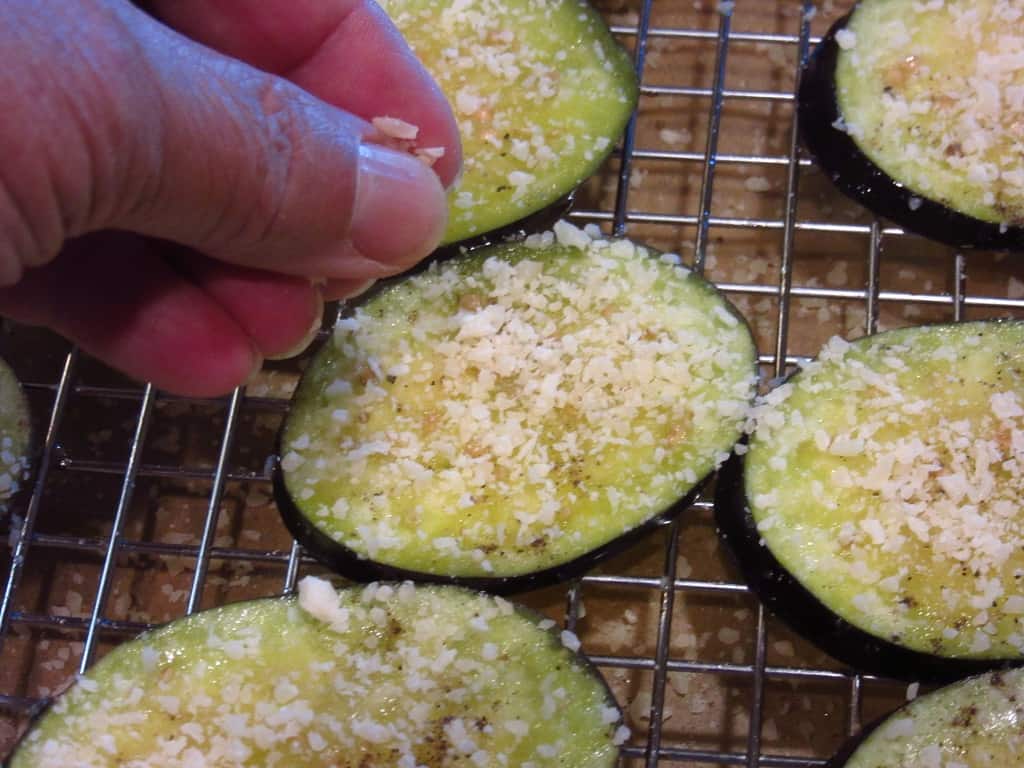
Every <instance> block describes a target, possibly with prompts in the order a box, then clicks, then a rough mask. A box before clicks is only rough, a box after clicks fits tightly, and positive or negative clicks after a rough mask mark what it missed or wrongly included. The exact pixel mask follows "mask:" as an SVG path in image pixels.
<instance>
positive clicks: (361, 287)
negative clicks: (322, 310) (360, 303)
mask: <svg viewBox="0 0 1024 768" xmlns="http://www.w3.org/2000/svg"><path fill="white" fill-rule="evenodd" d="M376 284H377V281H376V280H367V281H366V282H365V283H359V284H358V285H356V286H354V287H352V288H350V289H349V290H347V291H345V298H346V299H354V298H355V297H356V296H362V295H363V294H364V293H366V292H367V291H368V290H370V289H371V288H373V286H375V285H376Z"/></svg>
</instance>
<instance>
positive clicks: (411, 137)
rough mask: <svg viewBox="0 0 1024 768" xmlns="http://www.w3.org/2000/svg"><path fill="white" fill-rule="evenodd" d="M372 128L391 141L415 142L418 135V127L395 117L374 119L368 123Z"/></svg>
mask: <svg viewBox="0 0 1024 768" xmlns="http://www.w3.org/2000/svg"><path fill="white" fill-rule="evenodd" d="M370 122H371V123H372V124H373V127H374V128H376V129H377V130H378V131H380V132H381V133H383V134H384V135H385V136H387V137H389V138H392V139H400V140H401V141H415V140H416V137H417V136H419V135H420V129H419V126H416V125H413V124H412V123H407V122H406V121H405V120H401V119H399V118H397V117H386V116H385V117H375V118H373V120H371V121H370Z"/></svg>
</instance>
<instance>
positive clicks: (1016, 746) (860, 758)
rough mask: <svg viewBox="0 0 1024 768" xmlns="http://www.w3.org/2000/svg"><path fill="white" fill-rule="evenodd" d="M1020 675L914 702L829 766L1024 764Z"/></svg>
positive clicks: (1023, 677) (985, 679) (976, 680)
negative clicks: (1023, 756)
mask: <svg viewBox="0 0 1024 768" xmlns="http://www.w3.org/2000/svg"><path fill="white" fill-rule="evenodd" d="M1022 724H1024V671H1021V670H1019V669H1014V670H1009V671H1006V672H991V673H989V674H986V675H979V676H978V677H973V678H970V679H968V680H962V681H960V682H958V683H955V684H954V685H949V686H947V687H945V688H940V689H939V690H937V691H933V692H931V693H929V694H926V695H925V696H921V697H920V698H917V699H915V700H914V701H912V702H910V703H909V704H907V705H906V706H904V707H902V708H900V709H898V710H897V711H896V712H894V713H893V714H892V715H890V716H889V717H888V718H886V719H885V720H883V721H882V722H880V723H878V724H877V725H875V726H873V727H870V728H868V729H865V731H864V732H863V733H861V734H859V735H858V736H855V737H854V738H853V739H852V740H851V742H850V743H849V744H848V745H847V746H845V747H844V748H843V749H842V750H841V751H840V752H839V754H837V755H836V756H835V757H834V758H833V759H832V760H830V761H829V763H828V766H827V768H878V767H879V766H904V765H905V766H922V768H932V767H933V766H934V768H991V766H997V765H998V766H1004V767H1005V768H1010V767H1011V766H1020V765H1024V762H1022V761H1021V755H1022V754H1024V736H1022V735H1021V726H1022Z"/></svg>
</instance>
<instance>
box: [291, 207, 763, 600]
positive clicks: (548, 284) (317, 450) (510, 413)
mask: <svg viewBox="0 0 1024 768" xmlns="http://www.w3.org/2000/svg"><path fill="white" fill-rule="evenodd" d="M592 231H593V230H592ZM556 233H557V234H556ZM678 262H679V260H678V257H676V256H674V255H658V254H655V253H653V252H650V251H648V250H647V249H645V248H643V247H639V246H635V245H634V244H633V243H631V242H629V241H626V240H605V239H602V238H600V236H599V233H598V235H597V236H596V237H595V239H592V238H591V236H590V235H588V234H587V233H585V232H583V231H581V230H579V229H577V228H575V227H573V226H572V225H570V224H567V223H564V222H563V223H560V224H558V225H556V227H555V232H554V233H552V232H547V233H543V234H538V235H533V236H531V237H530V238H527V240H526V241H525V242H522V243H513V244H505V245H499V246H492V247H489V248H483V249H479V250H476V251H473V252H471V253H469V254H466V255H464V256H461V257H458V258H455V259H451V260H447V261H442V262H435V263H434V264H432V265H431V266H430V267H429V268H427V269H424V270H421V271H420V272H419V273H417V274H415V275H413V276H411V277H407V278H402V279H399V280H397V281H395V282H393V283H391V284H390V285H388V286H386V287H384V288H382V289H381V290H379V291H377V292H376V293H374V294H372V295H369V296H367V297H365V298H364V299H361V301H360V303H359V304H358V305H357V306H355V307H352V308H349V310H348V311H347V316H345V317H342V318H341V319H340V320H339V322H338V325H337V327H336V330H335V333H334V335H333V338H332V339H328V340H327V342H326V343H325V345H324V347H323V348H322V349H321V350H320V351H319V352H318V353H317V355H316V356H315V358H314V359H313V361H312V362H311V364H310V366H309V367H308V369H307V370H306V372H305V374H304V375H303V379H302V381H301V382H300V384H299V387H298V389H297V391H296V393H295V396H294V399H293V402H292V406H291V409H290V411H289V414H288V417H287V419H286V421H285V424H284V426H283V428H282V434H281V438H280V446H279V450H280V454H281V459H280V462H279V468H278V472H277V473H276V477H275V490H276V497H277V501H278V506H279V507H280V509H281V512H282V515H283V517H284V520H285V522H286V524H287V525H288V527H289V529H290V530H291V531H292V533H293V534H294V535H295V536H296V538H297V539H299V541H300V542H301V543H302V544H303V545H304V546H305V547H307V549H309V551H310V552H311V553H312V554H313V555H314V556H316V557H318V558H320V559H321V560H322V561H323V562H325V563H326V564H327V565H329V566H330V567H332V568H333V569H335V570H336V571H338V572H340V573H342V574H343V575H345V576H348V577H349V578H353V579H357V580H361V581H367V580H373V579H380V578H389V579H393V578H415V579H419V580H433V581H444V582H450V583H458V584H463V585H466V586H473V587H476V588H481V589H488V590H491V591H495V592H512V591H519V590H523V589H528V588H532V587H536V586H542V585H546V584H550V583H554V582H557V581H562V580H565V579H568V578H571V577H572V576H574V575H578V574H579V573H581V572H583V571H585V570H587V569H589V568H590V567H592V566H593V565H594V564H596V563H597V562H599V561H601V560H603V559H604V558H606V557H608V556H610V555H611V554H613V553H615V552H618V551H621V550H622V549H624V548H625V547H626V546H628V545H629V544H630V543H632V542H633V541H634V540H636V539H637V538H639V537H640V536H643V535H644V534H646V533H647V532H648V531H649V530H651V529H652V528H654V527H655V526H657V525H659V524H660V523H661V522H663V521H664V520H665V519H666V518H667V517H669V516H670V515H673V514H675V513H676V512H678V511H679V510H681V509H682V508H684V507H685V505H686V504H687V502H688V501H690V500H691V499H692V498H693V496H694V495H695V494H696V492H697V490H698V489H699V487H700V485H701V483H702V481H703V479H704V478H705V477H706V476H707V475H708V474H709V473H710V472H712V471H713V470H714V469H715V468H716V466H718V465H719V464H720V463H721V462H722V461H724V459H725V458H726V457H727V456H728V452H729V451H730V450H731V448H732V446H733V444H734V443H735V441H736V440H737V439H738V437H739V436H740V434H741V432H742V426H743V423H744V419H745V414H746V411H747V408H748V406H749V403H750V400H751V398H752V396H753V387H754V383H755V379H756V377H755V361H756V350H755V347H754V343H753V340H752V337H751V334H750V331H749V329H748V327H747V326H746V324H745V322H744V321H743V319H742V318H741V317H740V316H739V315H738V314H737V313H736V311H735V310H734V309H733V308H732V306H731V305H730V304H729V303H728V302H727V301H726V300H725V299H724V298H723V297H722V296H721V294H719V293H718V291H717V290H715V289H714V288H713V287H712V286H711V285H710V284H709V283H707V282H706V281H705V280H703V279H702V278H700V277H699V276H698V275H696V274H694V273H693V272H691V271H690V270H688V269H686V268H685V267H683V266H681V265H680V264H679V263H678Z"/></svg>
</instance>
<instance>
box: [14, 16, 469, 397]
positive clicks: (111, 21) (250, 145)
mask: <svg viewBox="0 0 1024 768" xmlns="http://www.w3.org/2000/svg"><path fill="white" fill-rule="evenodd" d="M149 10H151V11H152V12H153V13H154V14H155V15H156V16H157V17H158V18H160V19H162V20H163V21H164V22H166V24H167V25H169V26H164V25H163V24H161V23H160V22H158V21H156V20H154V19H153V18H152V17H150V16H147V15H146V14H144V13H143V12H142V11H140V10H138V9H137V8H135V7H133V6H132V5H130V4H129V3H128V2H127V0H78V2H74V3H69V2H67V0H0V21H2V23H0V49H2V50H3V51H4V53H5V56H4V67H3V68H2V69H0V105H2V106H3V110H4V113H5V115H6V117H5V119H4V121H3V123H2V124H0V286H2V287H0V314H3V315H5V316H8V317H11V318H14V319H15V320H18V321H21V322H25V323H30V324H38V325H45V326H48V327H50V328H52V329H54V330H56V331H57V332H59V333H61V334H63V335H64V336H66V337H68V338H69V339H71V340H73V341H75V342H76V343H78V344H79V345H80V346H81V347H82V348H83V349H85V350H86V351H87V352H90V353H91V354H93V355H95V356H97V357H99V358H101V359H102V360H104V361H105V362H107V363H109V364H111V365H113V366H114V367H116V368H119V369H121V370H123V371H124V372H126V373H128V374H129V375H131V376H133V377H136V378H139V379H146V380H151V381H153V382H154V383H155V384H156V385H157V386H159V387H161V388H165V389H168V390H171V391H174V392H178V393H181V394H187V395H195V396H208V395H216V394H221V393H224V392H226V391H229V390H230V389H231V388H233V387H234V386H237V385H238V384H241V383H243V382H244V381H245V380H246V379H247V378H249V376H250V375H251V373H252V372H253V371H254V370H255V369H256V368H257V367H258V366H259V365H260V364H261V362H262V360H263V359H264V358H266V357H274V356H283V355H284V354H286V353H288V352H289V351H293V350H294V349H295V348H296V347H301V345H302V344H303V343H304V342H305V341H307V340H308V337H309V332H310V328H311V327H312V326H313V325H314V324H316V323H318V322H319V318H320V316H321V313H322V307H323V300H324V297H326V298H328V299H331V298H340V297H342V296H345V295H349V294H351V293H354V292H358V290H359V289H360V288H361V287H362V286H364V285H365V284H366V283H367V282H368V281H370V280H373V279H376V278H379V277H383V276H386V275H390V274H395V273H397V272H400V271H402V270H404V269H406V268H408V267H409V266H411V265H412V264H414V263H415V262H416V261H419V260H420V259H421V258H423V257H424V256H426V255H427V254H428V253H429V252H430V251H431V250H433V248H434V247H435V246H436V245H437V243H438V241H439V239H440V237H441V235H442V233H443V230H444V223H445V213H446V204H445V197H444V190H443V187H442V184H444V185H449V184H451V182H452V181H453V179H454V178H455V175H456V174H457V172H458V169H459V165H460V160H461V156H460V148H459V140H458V132H457V127H456V125H455V121H454V117H453V116H452V114H451V111H450V108H449V107H448V104H447V102H446V101H445V99H444V96H443V95H442V94H441V92H440V90H439V89H438V88H437V86H436V85H435V84H434V82H433V80H432V79H431V78H430V76H429V75H428V74H427V73H426V72H425V71H424V70H423V69H422V67H421V66H420V65H419V63H418V62H417V61H416V59H415V58H414V57H413V55H412V54H411V52H410V51H409V50H408V48H407V47H406V46H405V43H404V41H403V40H402V39H401V37H400V36H399V34H398V32H397V31H396V30H395V29H394V27H393V26H392V25H391V23H390V21H389V20H388V19H387V17H386V15H385V14H384V13H383V11H381V10H380V8H378V7H377V6H376V5H374V4H373V2H372V0H259V1H258V2H250V1H247V0H154V2H151V3H149ZM171 27H173V28H174V29H176V30H178V32H175V31H172V29H171ZM186 36H187V37H186ZM206 46H209V47H206ZM357 115H358V116H359V117H357ZM375 116H391V117H397V118H400V119H402V120H405V121H406V122H409V123H411V124H413V125H416V126H418V127H419V135H418V136H417V144H418V146H419V147H424V148H426V147H443V148H444V155H443V156H442V157H441V158H440V159H439V160H438V161H437V162H436V164H435V165H434V166H433V169H431V168H428V167H427V166H426V165H424V164H423V163H421V162H420V161H419V160H417V159H416V158H414V157H413V156H412V155H410V154H407V153H404V152H399V151H396V150H394V149H388V148H386V147H383V146H380V145H379V144H377V143H375V142H377V141H379V140H382V139H384V138H386V137H381V136H379V135H377V133H376V131H375V130H374V129H373V127H372V126H371V124H370V123H369V120H370V119H371V118H373V117H375ZM311 280H318V281H322V280H326V283H322V285H321V286H320V287H314V285H313V284H312V283H311Z"/></svg>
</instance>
